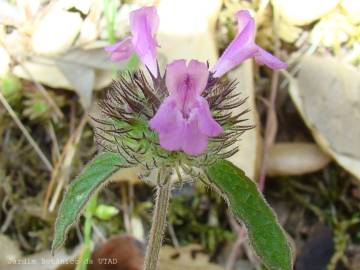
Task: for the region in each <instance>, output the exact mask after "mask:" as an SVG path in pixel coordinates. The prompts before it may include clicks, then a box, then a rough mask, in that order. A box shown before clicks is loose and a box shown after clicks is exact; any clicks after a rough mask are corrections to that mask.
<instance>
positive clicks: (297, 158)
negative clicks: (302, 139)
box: [267, 143, 331, 176]
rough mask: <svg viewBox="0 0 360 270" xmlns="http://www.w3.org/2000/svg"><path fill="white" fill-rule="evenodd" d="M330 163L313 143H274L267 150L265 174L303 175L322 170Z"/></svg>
mask: <svg viewBox="0 0 360 270" xmlns="http://www.w3.org/2000/svg"><path fill="white" fill-rule="evenodd" d="M330 161H331V159H330V157H329V156H328V155H327V154H325V153H324V152H323V151H322V150H321V149H320V148H319V147H318V146H317V145H316V144H314V143H276V144H274V145H272V146H271V147H270V149H269V159H268V163H267V174H268V175H270V176H285V175H303V174H306V173H312V172H316V171H318V170H321V169H323V168H324V167H325V166H326V165H327V164H328V163H329V162H330Z"/></svg>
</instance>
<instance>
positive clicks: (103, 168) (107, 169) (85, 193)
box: [52, 153, 124, 252]
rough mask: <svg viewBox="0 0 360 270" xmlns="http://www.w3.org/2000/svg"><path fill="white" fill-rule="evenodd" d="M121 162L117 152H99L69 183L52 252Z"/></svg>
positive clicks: (61, 242)
mask: <svg viewBox="0 0 360 270" xmlns="http://www.w3.org/2000/svg"><path fill="white" fill-rule="evenodd" d="M123 163H124V160H123V159H122V157H121V156H119V155H118V154H115V153H101V154H99V155H97V156H96V157H95V158H94V159H93V160H92V161H91V162H90V163H89V164H88V165H87V166H86V167H85V169H84V170H83V171H82V172H81V174H80V175H79V176H78V177H77V178H76V179H75V180H74V181H73V182H72V183H71V184H70V185H69V187H68V189H67V191H66V192H65V194H64V198H63V200H62V203H61V205H60V208H59V212H58V215H57V219H56V222H55V234H54V240H53V243H52V252H54V251H55V250H56V249H58V248H59V247H60V246H61V245H62V244H63V243H64V241H65V239H66V234H67V231H68V230H69V228H70V227H71V226H72V225H73V224H74V223H75V222H76V221H77V219H78V218H79V216H80V214H81V212H82V210H83V209H84V207H85V205H86V203H87V202H88V200H89V198H90V197H91V196H92V195H93V194H94V193H95V192H96V191H98V190H99V188H100V187H101V186H102V185H103V184H104V183H105V182H106V179H107V178H109V176H110V175H111V174H112V173H114V172H115V171H116V170H117V169H118V167H117V165H121V164H123Z"/></svg>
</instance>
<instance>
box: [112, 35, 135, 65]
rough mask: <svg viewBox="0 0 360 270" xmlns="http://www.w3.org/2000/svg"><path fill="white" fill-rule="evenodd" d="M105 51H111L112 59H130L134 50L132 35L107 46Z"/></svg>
mask: <svg viewBox="0 0 360 270" xmlns="http://www.w3.org/2000/svg"><path fill="white" fill-rule="evenodd" d="M105 51H107V52H109V53H110V57H111V61H123V60H126V59H128V58H129V57H130V56H131V54H132V53H133V52H134V49H133V46H132V43H131V37H127V38H125V39H123V40H122V41H119V42H118V43H116V44H113V45H109V46H106V47H105Z"/></svg>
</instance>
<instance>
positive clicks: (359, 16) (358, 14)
mask: <svg viewBox="0 0 360 270" xmlns="http://www.w3.org/2000/svg"><path fill="white" fill-rule="evenodd" d="M341 7H342V8H344V9H345V11H346V12H347V14H348V15H349V17H350V20H351V21H352V22H353V23H359V22H360V1H359V0H343V1H342V2H341Z"/></svg>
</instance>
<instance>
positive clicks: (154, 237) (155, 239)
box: [144, 179, 171, 270]
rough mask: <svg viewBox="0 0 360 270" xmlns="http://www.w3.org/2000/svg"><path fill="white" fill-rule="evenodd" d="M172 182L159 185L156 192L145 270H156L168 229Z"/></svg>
mask: <svg viewBox="0 0 360 270" xmlns="http://www.w3.org/2000/svg"><path fill="white" fill-rule="evenodd" d="M170 191H171V181H170V180H169V179H167V181H166V182H165V183H164V184H159V185H158V186H157V191H156V201H155V209H154V214H153V220H152V225H151V231H150V237H149V244H148V247H147V250H146V255H145V264H144V270H156V269H157V266H158V261H159V253H160V248H161V243H162V239H163V235H164V231H165V227H166V213H167V209H168V206H169V199H170Z"/></svg>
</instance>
